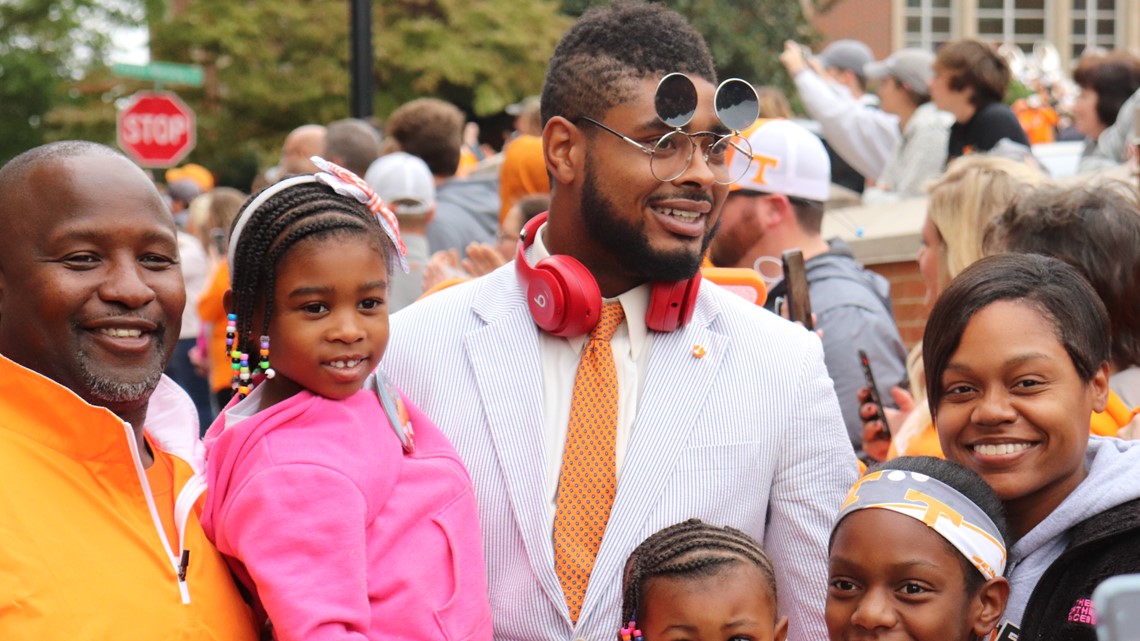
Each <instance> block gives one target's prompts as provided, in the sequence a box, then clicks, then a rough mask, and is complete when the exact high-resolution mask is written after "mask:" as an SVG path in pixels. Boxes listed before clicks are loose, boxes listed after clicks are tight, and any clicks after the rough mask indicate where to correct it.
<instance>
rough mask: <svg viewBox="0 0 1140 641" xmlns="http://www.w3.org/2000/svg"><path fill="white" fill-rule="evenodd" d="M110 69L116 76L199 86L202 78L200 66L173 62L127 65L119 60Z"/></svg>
mask: <svg viewBox="0 0 1140 641" xmlns="http://www.w3.org/2000/svg"><path fill="white" fill-rule="evenodd" d="M111 71H112V72H113V73H114V74H115V75H116V76H123V77H126V78H138V79H139V80H149V81H151V82H156V83H165V84H169V85H189V86H191V87H201V86H202V78H203V73H202V67H199V66H198V65H182V64H177V63H174V62H152V63H150V64H149V65H129V64H125V63H121V62H119V63H115V64H114V65H112V66H111Z"/></svg>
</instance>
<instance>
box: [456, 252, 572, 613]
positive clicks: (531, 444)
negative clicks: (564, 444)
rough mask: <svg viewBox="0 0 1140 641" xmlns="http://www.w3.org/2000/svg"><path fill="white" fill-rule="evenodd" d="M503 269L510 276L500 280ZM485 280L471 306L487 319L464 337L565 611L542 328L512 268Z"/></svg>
mask: <svg viewBox="0 0 1140 641" xmlns="http://www.w3.org/2000/svg"><path fill="white" fill-rule="evenodd" d="M504 273H505V274H506V275H507V276H509V278H500V276H502V275H503V274H504ZM487 278H488V281H489V282H487V283H486V285H485V286H484V287H482V288H481V290H480V293H479V294H478V295H477V296H476V299H475V301H474V305H473V309H474V310H475V312H476V313H477V314H479V316H480V317H481V318H483V320H484V321H485V322H486V323H487V324H486V325H485V326H483V327H481V328H479V329H476V330H474V331H472V332H470V333H469V334H468V335H467V336H466V339H465V341H464V343H465V346H466V349H467V355H468V359H469V362H470V363H471V365H472V368H473V370H474V372H475V381H476V386H477V389H478V394H479V399H480V402H481V405H482V407H483V411H484V415H485V417H486V421H487V426H488V429H489V430H490V432H491V441H492V443H493V445H494V449H495V456H496V457H497V459H498V462H499V469H500V472H501V473H502V475H503V477H504V480H505V482H506V485H507V490H508V493H509V495H510V502H511V510H512V512H513V513H514V516H515V521H516V522H517V524H518V528H519V531H520V532H521V533H522V537H523V544H524V546H525V548H526V553H527V556H528V558H529V560H530V565H531V568H532V570H533V572H534V576H535V577H536V579H537V580H538V582H539V583H540V584H541V585H542V588H543V591H544V592H545V593H546V595H547V597H548V598H550V600H551V601H552V602H553V603H554V605H555V606H556V608H557V609H558V610H559V611H562V612H563V613H565V611H566V601H565V597H564V596H563V594H562V586H561V584H560V583H559V582H558V577H557V575H556V574H555V572H554V548H553V546H552V544H551V540H550V532H549V528H548V524H547V522H546V521H547V517H546V509H547V508H546V496H545V490H544V488H545V482H544V479H545V477H546V471H545V467H544V462H545V460H546V453H545V448H544V441H543V432H542V430H543V428H542V421H543V411H542V363H541V359H540V358H539V343H538V331H539V330H538V328H537V327H536V326H535V324H534V321H533V320H532V318H531V316H530V312H529V311H528V310H527V308H526V303H525V301H524V300H523V297H522V292H521V291H520V290H519V287H518V285H517V283H516V282H515V279H514V270H513V269H510V270H499V271H497V272H495V273H494V274H493V275H491V276H488V277H487ZM494 281H498V282H494ZM523 373H532V374H531V375H521V374H523ZM567 616H568V615H567Z"/></svg>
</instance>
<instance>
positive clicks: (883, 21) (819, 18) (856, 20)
mask: <svg viewBox="0 0 1140 641" xmlns="http://www.w3.org/2000/svg"><path fill="white" fill-rule="evenodd" d="M891 9H892V6H891V0H839V2H837V3H835V6H833V7H831V9H830V10H829V11H827V13H823V14H819V15H816V16H815V18H814V19H813V20H812V26H814V27H815V28H816V29H818V30H819V32H820V33H821V34H822V35H823V41H824V43H825V44H826V43H828V42H831V41H833V40H840V39H843V38H853V39H855V40H861V41H862V42H864V43H866V44H867V46H869V47H871V51H873V52H874V53H875V58H876V59H879V60H881V59H883V58H886V57H887V56H888V55H890V53H891Z"/></svg>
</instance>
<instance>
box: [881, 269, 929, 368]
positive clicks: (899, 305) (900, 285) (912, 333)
mask: <svg viewBox="0 0 1140 641" xmlns="http://www.w3.org/2000/svg"><path fill="white" fill-rule="evenodd" d="M867 269H870V270H872V271H875V272H878V273H879V274H882V275H883V276H884V277H885V278H886V279H887V280H889V281H890V282H891V300H892V301H893V302H894V307H895V323H896V324H898V327H899V334H900V335H901V336H902V339H903V343H905V344H906V347H907V349H910V348H911V347H914V345H915V344H916V343H918V342H919V341H921V340H922V331H923V329H925V328H926V304H925V303H924V300H925V298H926V285H924V284H923V283H922V275H921V274H919V272H918V263H917V262H915V261H913V260H908V261H905V262H900V263H883V264H880V265H867Z"/></svg>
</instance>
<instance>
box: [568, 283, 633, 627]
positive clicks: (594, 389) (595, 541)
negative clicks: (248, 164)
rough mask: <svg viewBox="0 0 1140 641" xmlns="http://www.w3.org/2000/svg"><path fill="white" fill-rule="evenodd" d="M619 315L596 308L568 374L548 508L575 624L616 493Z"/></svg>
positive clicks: (613, 307) (614, 309)
mask: <svg viewBox="0 0 1140 641" xmlns="http://www.w3.org/2000/svg"><path fill="white" fill-rule="evenodd" d="M624 318H625V312H624V311H623V310H622V307H621V303H618V302H612V303H606V304H605V305H604V306H603V307H602V315H601V318H600V319H599V320H598V326H597V327H595V328H594V330H593V331H592V332H590V336H589V340H588V341H587V342H586V347H585V349H583V350H582V360H581V361H580V362H579V363H578V373H577V375H576V376H575V377H574V396H573V399H572V400H571V402H570V426H569V428H568V429H567V430H566V449H565V451H564V452H563V454H562V470H561V471H560V473H559V476H558V498H557V501H556V505H555V511H554V570H555V571H556V572H557V573H558V578H559V580H561V582H562V591H563V593H564V594H565V595H566V607H567V608H569V610H570V620H571V621H573V622H574V623H577V622H578V613H579V612H580V611H581V610H582V600H583V598H584V597H585V596H586V585H587V584H588V583H589V581H590V571H591V570H593V567H594V559H595V558H596V557H597V556H598V548H599V547H600V546H601V544H602V534H603V533H604V532H605V531H606V522H608V521H609V519H610V508H611V507H612V506H613V504H614V496H615V495H616V494H617V472H616V470H615V469H614V467H615V463H614V457H615V452H614V448H615V445H614V441H615V435H616V433H617V416H618V382H617V368H616V367H615V366H614V353H613V350H612V349H610V340H611V339H612V338H613V337H614V332H616V331H617V328H618V326H619V325H621V322H622V320H623V319H624Z"/></svg>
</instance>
